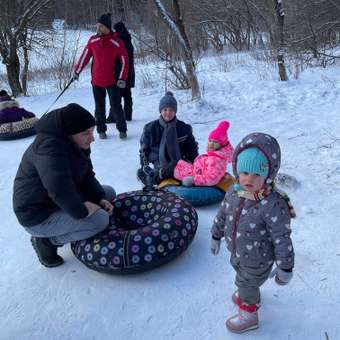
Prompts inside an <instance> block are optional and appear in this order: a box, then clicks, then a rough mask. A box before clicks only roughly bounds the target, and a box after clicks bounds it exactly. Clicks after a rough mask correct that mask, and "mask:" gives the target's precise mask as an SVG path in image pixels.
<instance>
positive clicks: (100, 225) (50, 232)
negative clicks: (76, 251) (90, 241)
mask: <svg viewBox="0 0 340 340" xmlns="http://www.w3.org/2000/svg"><path fill="white" fill-rule="evenodd" d="M103 189H104V191H105V199H106V200H108V201H110V202H111V201H112V200H113V199H114V198H115V197H116V192H115V190H114V189H113V188H112V187H110V186H108V185H103ZM108 224H109V214H108V213H107V212H106V211H105V210H104V209H99V210H97V211H96V212H95V213H94V214H92V215H91V216H88V217H85V218H82V219H80V220H76V219H74V218H73V217H71V216H70V215H69V214H67V213H65V212H64V211H62V210H59V211H57V212H55V213H53V214H52V215H50V216H49V217H48V218H47V219H46V220H45V221H43V222H41V223H40V224H37V225H35V226H33V227H28V228H25V229H26V231H27V232H28V233H30V234H31V235H32V236H35V237H45V238H48V239H49V240H50V241H51V243H52V244H54V245H58V246H59V245H64V244H66V243H70V242H73V241H79V240H85V239H87V238H90V237H92V236H94V235H96V234H98V233H100V232H102V231H103V230H104V229H105V228H106V227H107V226H108Z"/></svg>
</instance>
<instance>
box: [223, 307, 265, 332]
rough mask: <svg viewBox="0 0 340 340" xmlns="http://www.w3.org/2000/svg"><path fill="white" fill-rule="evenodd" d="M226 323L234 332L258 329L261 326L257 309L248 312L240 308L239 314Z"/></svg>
mask: <svg viewBox="0 0 340 340" xmlns="http://www.w3.org/2000/svg"><path fill="white" fill-rule="evenodd" d="M225 325H226V327H227V328H228V329H229V331H231V332H233V333H243V332H247V331H250V330H252V329H256V328H258V327H259V319H258V314H257V311H254V312H247V311H245V310H243V309H241V308H239V310H238V314H236V315H234V316H232V317H230V318H229V319H227V321H226V323H225Z"/></svg>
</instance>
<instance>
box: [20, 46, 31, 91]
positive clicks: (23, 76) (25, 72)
mask: <svg viewBox="0 0 340 340" xmlns="http://www.w3.org/2000/svg"><path fill="white" fill-rule="evenodd" d="M23 50H24V67H23V70H22V72H21V84H22V91H23V94H24V96H27V79H28V65H29V61H30V60H29V57H28V49H27V48H24V49H23Z"/></svg>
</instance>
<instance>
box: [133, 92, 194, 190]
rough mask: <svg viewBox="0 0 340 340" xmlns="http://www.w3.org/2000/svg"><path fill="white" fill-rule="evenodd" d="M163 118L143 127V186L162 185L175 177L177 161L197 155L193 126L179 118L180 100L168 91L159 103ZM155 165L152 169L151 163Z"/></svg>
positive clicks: (140, 173)
mask: <svg viewBox="0 0 340 340" xmlns="http://www.w3.org/2000/svg"><path fill="white" fill-rule="evenodd" d="M159 112H160V117H159V119H157V120H154V121H152V122H150V123H148V124H146V125H145V126H144V130H143V134H142V137H141V140H140V150H139V153H140V163H141V168H140V169H138V171H137V177H138V178H139V179H140V180H141V181H142V182H143V184H144V185H146V186H149V185H150V183H149V182H148V179H150V178H151V182H152V183H151V184H159V183H160V182H161V181H162V180H163V179H165V178H173V174H174V169H175V167H176V164H177V162H178V161H179V160H180V159H183V160H185V161H188V162H191V163H192V162H193V161H194V159H195V158H196V157H197V156H198V145H197V143H196V141H195V137H194V136H193V134H192V127H191V126H190V125H189V124H186V123H184V122H182V121H180V120H178V119H177V118H176V113H177V101H176V99H175V97H174V96H173V94H172V92H167V93H166V94H165V95H164V96H163V98H162V99H161V100H160V103H159ZM150 163H151V164H153V169H151V168H150V167H149V164H150Z"/></svg>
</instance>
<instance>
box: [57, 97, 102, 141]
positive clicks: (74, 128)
mask: <svg viewBox="0 0 340 340" xmlns="http://www.w3.org/2000/svg"><path fill="white" fill-rule="evenodd" d="M61 120H62V125H63V127H64V130H65V132H66V134H67V135H68V136H70V135H75V134H76V133H79V132H82V131H85V130H87V129H89V128H91V127H92V126H95V125H96V121H95V120H94V118H93V116H92V115H91V113H90V112H89V111H87V110H86V109H84V108H83V107H82V106H80V105H78V104H75V103H72V104H68V105H67V106H65V107H63V108H62V109H61Z"/></svg>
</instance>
